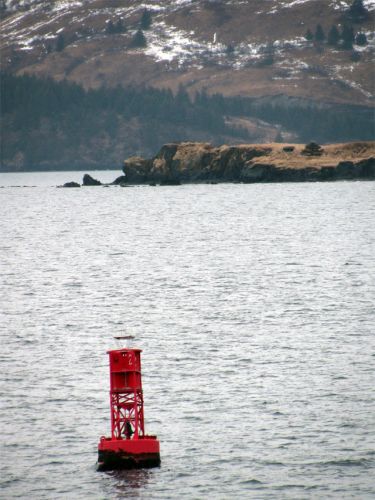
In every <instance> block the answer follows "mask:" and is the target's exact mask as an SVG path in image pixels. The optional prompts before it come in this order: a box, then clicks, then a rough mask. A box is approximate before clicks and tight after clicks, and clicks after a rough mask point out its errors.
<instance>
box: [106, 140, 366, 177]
mask: <svg viewBox="0 0 375 500" xmlns="http://www.w3.org/2000/svg"><path fill="white" fill-rule="evenodd" d="M123 171H124V175H123V176H121V177H119V178H118V179H116V181H115V183H117V184H124V183H125V184H145V183H148V184H150V183H151V184H152V183H154V184H179V183H193V182H196V183H198V182H211V183H216V182H243V183H254V182H300V181H328V180H344V179H375V142H353V143H344V144H328V145H324V146H319V145H318V144H316V143H310V144H308V145H303V144H278V143H271V144H243V145H237V146H227V145H223V146H219V147H214V146H212V145H211V144H207V143H195V142H182V143H176V144H165V145H164V146H163V147H162V148H161V149H160V151H159V152H158V154H157V155H156V156H155V157H154V158H151V159H144V158H141V157H131V158H128V159H127V160H125V162H124V168H123Z"/></svg>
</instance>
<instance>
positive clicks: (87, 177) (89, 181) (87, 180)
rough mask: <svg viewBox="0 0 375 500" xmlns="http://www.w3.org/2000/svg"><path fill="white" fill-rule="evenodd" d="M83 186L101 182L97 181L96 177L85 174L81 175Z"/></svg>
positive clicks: (95, 184)
mask: <svg viewBox="0 0 375 500" xmlns="http://www.w3.org/2000/svg"><path fill="white" fill-rule="evenodd" d="M82 183H83V186H101V185H102V183H101V182H100V181H97V180H96V179H94V178H93V177H91V175H89V174H85V175H84V176H83V181H82Z"/></svg>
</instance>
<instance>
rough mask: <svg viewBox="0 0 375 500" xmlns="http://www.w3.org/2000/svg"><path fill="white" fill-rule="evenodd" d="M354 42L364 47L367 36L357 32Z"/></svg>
mask: <svg viewBox="0 0 375 500" xmlns="http://www.w3.org/2000/svg"><path fill="white" fill-rule="evenodd" d="M355 43H356V44H357V45H360V46H361V47H364V46H365V45H367V36H366V35H365V34H364V33H358V34H357V36H356V37H355Z"/></svg>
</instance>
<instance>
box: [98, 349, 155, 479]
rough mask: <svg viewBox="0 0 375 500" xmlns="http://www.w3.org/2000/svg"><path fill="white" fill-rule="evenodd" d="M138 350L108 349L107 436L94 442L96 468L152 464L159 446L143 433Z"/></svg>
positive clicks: (153, 437) (152, 438)
mask: <svg viewBox="0 0 375 500" xmlns="http://www.w3.org/2000/svg"><path fill="white" fill-rule="evenodd" d="M141 352H142V351H141V350H140V349H131V348H123V349H118V350H111V351H108V354H109V370H110V407H111V437H105V436H102V437H101V438H100V442H99V445H98V470H111V469H130V468H135V467H156V466H158V465H160V446H159V441H158V440H157V438H156V436H149V435H147V434H145V424H144V412H143V391H142V374H141Z"/></svg>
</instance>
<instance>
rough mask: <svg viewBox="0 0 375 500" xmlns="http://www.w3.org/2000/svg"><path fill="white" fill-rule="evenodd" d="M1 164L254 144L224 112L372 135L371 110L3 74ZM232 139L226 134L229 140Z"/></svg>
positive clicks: (350, 136)
mask: <svg viewBox="0 0 375 500" xmlns="http://www.w3.org/2000/svg"><path fill="white" fill-rule="evenodd" d="M0 76H1V78H0V87H1V88H0V91H1V111H2V124H1V135H2V137H1V151H0V157H1V162H2V168H27V169H36V168H90V166H92V167H95V168H98V167H110V166H112V167H113V166H114V165H119V164H121V162H122V160H123V159H124V158H126V157H128V156H130V155H133V154H141V155H146V156H150V155H152V154H155V153H156V151H157V150H158V149H159V148H160V146H161V145H162V144H164V143H166V142H173V141H184V140H185V141H186V140H214V141H215V142H216V143H223V142H227V141H228V140H229V141H233V140H234V139H235V138H237V139H238V140H240V141H242V142H256V139H257V137H256V135H255V136H253V137H251V136H250V135H249V133H248V132H247V131H246V130H245V129H242V128H239V127H233V126H229V125H227V123H226V117H227V116H231V117H241V118H242V117H246V118H253V119H254V118H257V119H261V120H264V121H267V122H269V123H273V124H278V125H280V126H281V127H282V129H284V130H290V131H292V132H294V133H296V134H297V135H298V137H299V140H300V141H302V142H308V141H310V140H311V139H312V138H314V140H317V141H320V142H341V141H349V140H372V138H373V137H372V134H373V122H372V120H373V114H372V110H371V109H370V108H366V107H361V106H331V107H327V106H326V107H322V108H319V107H317V106H316V105H314V104H313V103H311V105H309V104H308V103H306V101H305V102H304V103H301V104H299V103H298V101H296V102H294V103H289V102H286V101H285V100H284V101H283V100H279V101H278V100H274V99H268V100H267V99H255V98H248V97H224V96H222V95H221V94H215V95H212V96H210V95H208V94H207V93H206V92H205V91H202V92H198V93H196V94H195V96H194V98H192V97H191V96H189V94H188V93H187V92H186V90H185V89H184V88H183V87H180V88H179V90H178V92H177V93H176V94H173V93H172V92H171V91H170V90H165V89H164V90H161V89H155V88H146V87H145V88H140V87H137V88H134V87H127V88H123V87H120V86H117V87H115V88H104V87H102V88H100V89H97V90H85V89H83V88H82V87H81V86H79V85H77V84H74V83H70V82H67V81H62V82H56V81H54V80H52V79H47V78H45V79H38V78H36V77H32V76H27V75H25V76H14V75H9V74H2V75H0ZM228 138H229V139H228Z"/></svg>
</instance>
